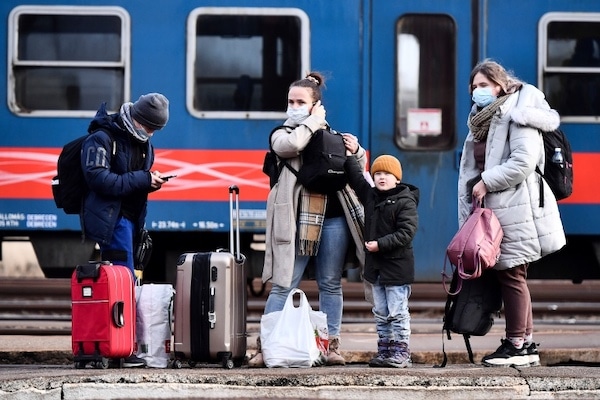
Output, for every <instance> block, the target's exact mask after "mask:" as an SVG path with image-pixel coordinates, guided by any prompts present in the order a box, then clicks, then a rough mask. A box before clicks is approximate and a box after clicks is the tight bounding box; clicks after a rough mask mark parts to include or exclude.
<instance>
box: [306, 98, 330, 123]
mask: <svg viewBox="0 0 600 400" xmlns="http://www.w3.org/2000/svg"><path fill="white" fill-rule="evenodd" d="M310 114H311V115H317V116H319V117H321V118H323V119H325V114H327V113H326V112H325V107H323V104H321V100H318V101H317V102H316V103H315V105H314V106H313V107H312V108H311V109H310Z"/></svg>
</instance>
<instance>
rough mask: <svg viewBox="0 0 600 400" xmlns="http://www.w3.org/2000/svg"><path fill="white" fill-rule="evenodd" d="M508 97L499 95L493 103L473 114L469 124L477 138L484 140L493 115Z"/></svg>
mask: <svg viewBox="0 0 600 400" xmlns="http://www.w3.org/2000/svg"><path fill="white" fill-rule="evenodd" d="M506 99H508V96H502V97H499V98H497V99H496V100H495V101H494V102H493V103H492V104H490V105H488V106H486V107H485V108H483V109H482V110H481V111H479V112H477V113H476V114H474V115H471V118H469V123H468V125H469V129H470V130H471V132H472V133H473V137H474V138H475V139H477V140H479V141H483V140H485V139H486V138H487V135H488V132H489V130H490V124H491V122H492V117H493V116H494V114H495V113H496V111H497V110H498V109H499V108H500V106H501V105H502V104H504V102H505V101H506Z"/></svg>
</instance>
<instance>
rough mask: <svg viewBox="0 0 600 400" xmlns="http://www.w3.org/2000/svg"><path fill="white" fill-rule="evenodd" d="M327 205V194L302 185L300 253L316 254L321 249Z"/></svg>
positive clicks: (299, 228)
mask: <svg viewBox="0 0 600 400" xmlns="http://www.w3.org/2000/svg"><path fill="white" fill-rule="evenodd" d="M325 207H327V195H324V194H319V193H312V192H309V191H308V190H306V189H305V188H304V187H302V190H301V191H300V212H299V213H298V225H299V226H298V230H299V232H298V235H299V240H300V246H299V248H298V254H299V255H301V256H314V255H316V254H317V252H318V251H319V241H320V240H321V228H322V227H323V221H324V220H325Z"/></svg>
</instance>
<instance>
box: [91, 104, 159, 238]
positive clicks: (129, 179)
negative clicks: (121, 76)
mask: <svg viewBox="0 0 600 400" xmlns="http://www.w3.org/2000/svg"><path fill="white" fill-rule="evenodd" d="M88 132H89V133H90V135H89V136H88V137H87V138H86V140H85V141H84V142H83V146H82V152H81V166H82V168H83V173H84V176H85V180H86V182H87V184H88V186H89V189H90V190H89V192H88V194H87V195H86V196H85V199H84V204H83V213H82V214H81V215H80V219H81V229H82V231H83V235H84V237H85V238H86V239H91V240H94V241H96V242H98V243H100V244H108V243H109V242H110V240H111V237H112V235H113V230H114V227H115V225H116V223H117V219H118V218H119V215H120V214H121V201H122V199H123V198H124V197H125V196H133V198H134V199H135V201H136V203H138V204H139V209H138V210H137V211H139V213H138V215H137V218H135V219H133V222H134V223H135V224H136V227H135V231H134V232H138V231H139V230H140V229H141V228H142V227H143V226H144V221H145V218H146V207H147V202H148V193H149V192H150V191H151V190H152V189H151V183H152V178H151V176H150V168H151V167H152V164H153V163H154V148H153V146H152V144H151V143H150V141H148V142H146V143H145V144H144V146H145V147H146V148H145V151H144V166H143V168H142V169H139V170H135V171H133V170H132V168H131V165H130V160H132V145H133V144H135V143H134V142H133V141H134V140H135V139H134V138H133V136H132V135H131V134H130V133H129V132H128V131H127V130H126V129H125V128H124V127H123V123H122V121H121V117H120V116H119V114H118V113H117V114H110V115H109V114H107V112H106V103H103V104H102V105H101V106H100V108H99V109H98V112H97V113H96V117H95V118H94V119H93V120H92V121H91V122H90V125H89V127H88ZM107 132H110V135H109V134H108V133H107ZM136 145H137V146H139V144H136ZM113 146H116V147H114V148H113ZM138 196H139V197H138Z"/></svg>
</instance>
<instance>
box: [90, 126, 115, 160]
mask: <svg viewBox="0 0 600 400" xmlns="http://www.w3.org/2000/svg"><path fill="white" fill-rule="evenodd" d="M96 132H104V133H106V134H107V135H108V138H109V139H110V141H111V143H112V155H113V156H114V155H115V154H117V141H116V140H115V138H114V137H113V134H112V133H111V132H110V131H109V130H106V129H102V128H98V129H95V130H93V131H91V132H90V135H92V134H94V133H96Z"/></svg>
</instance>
